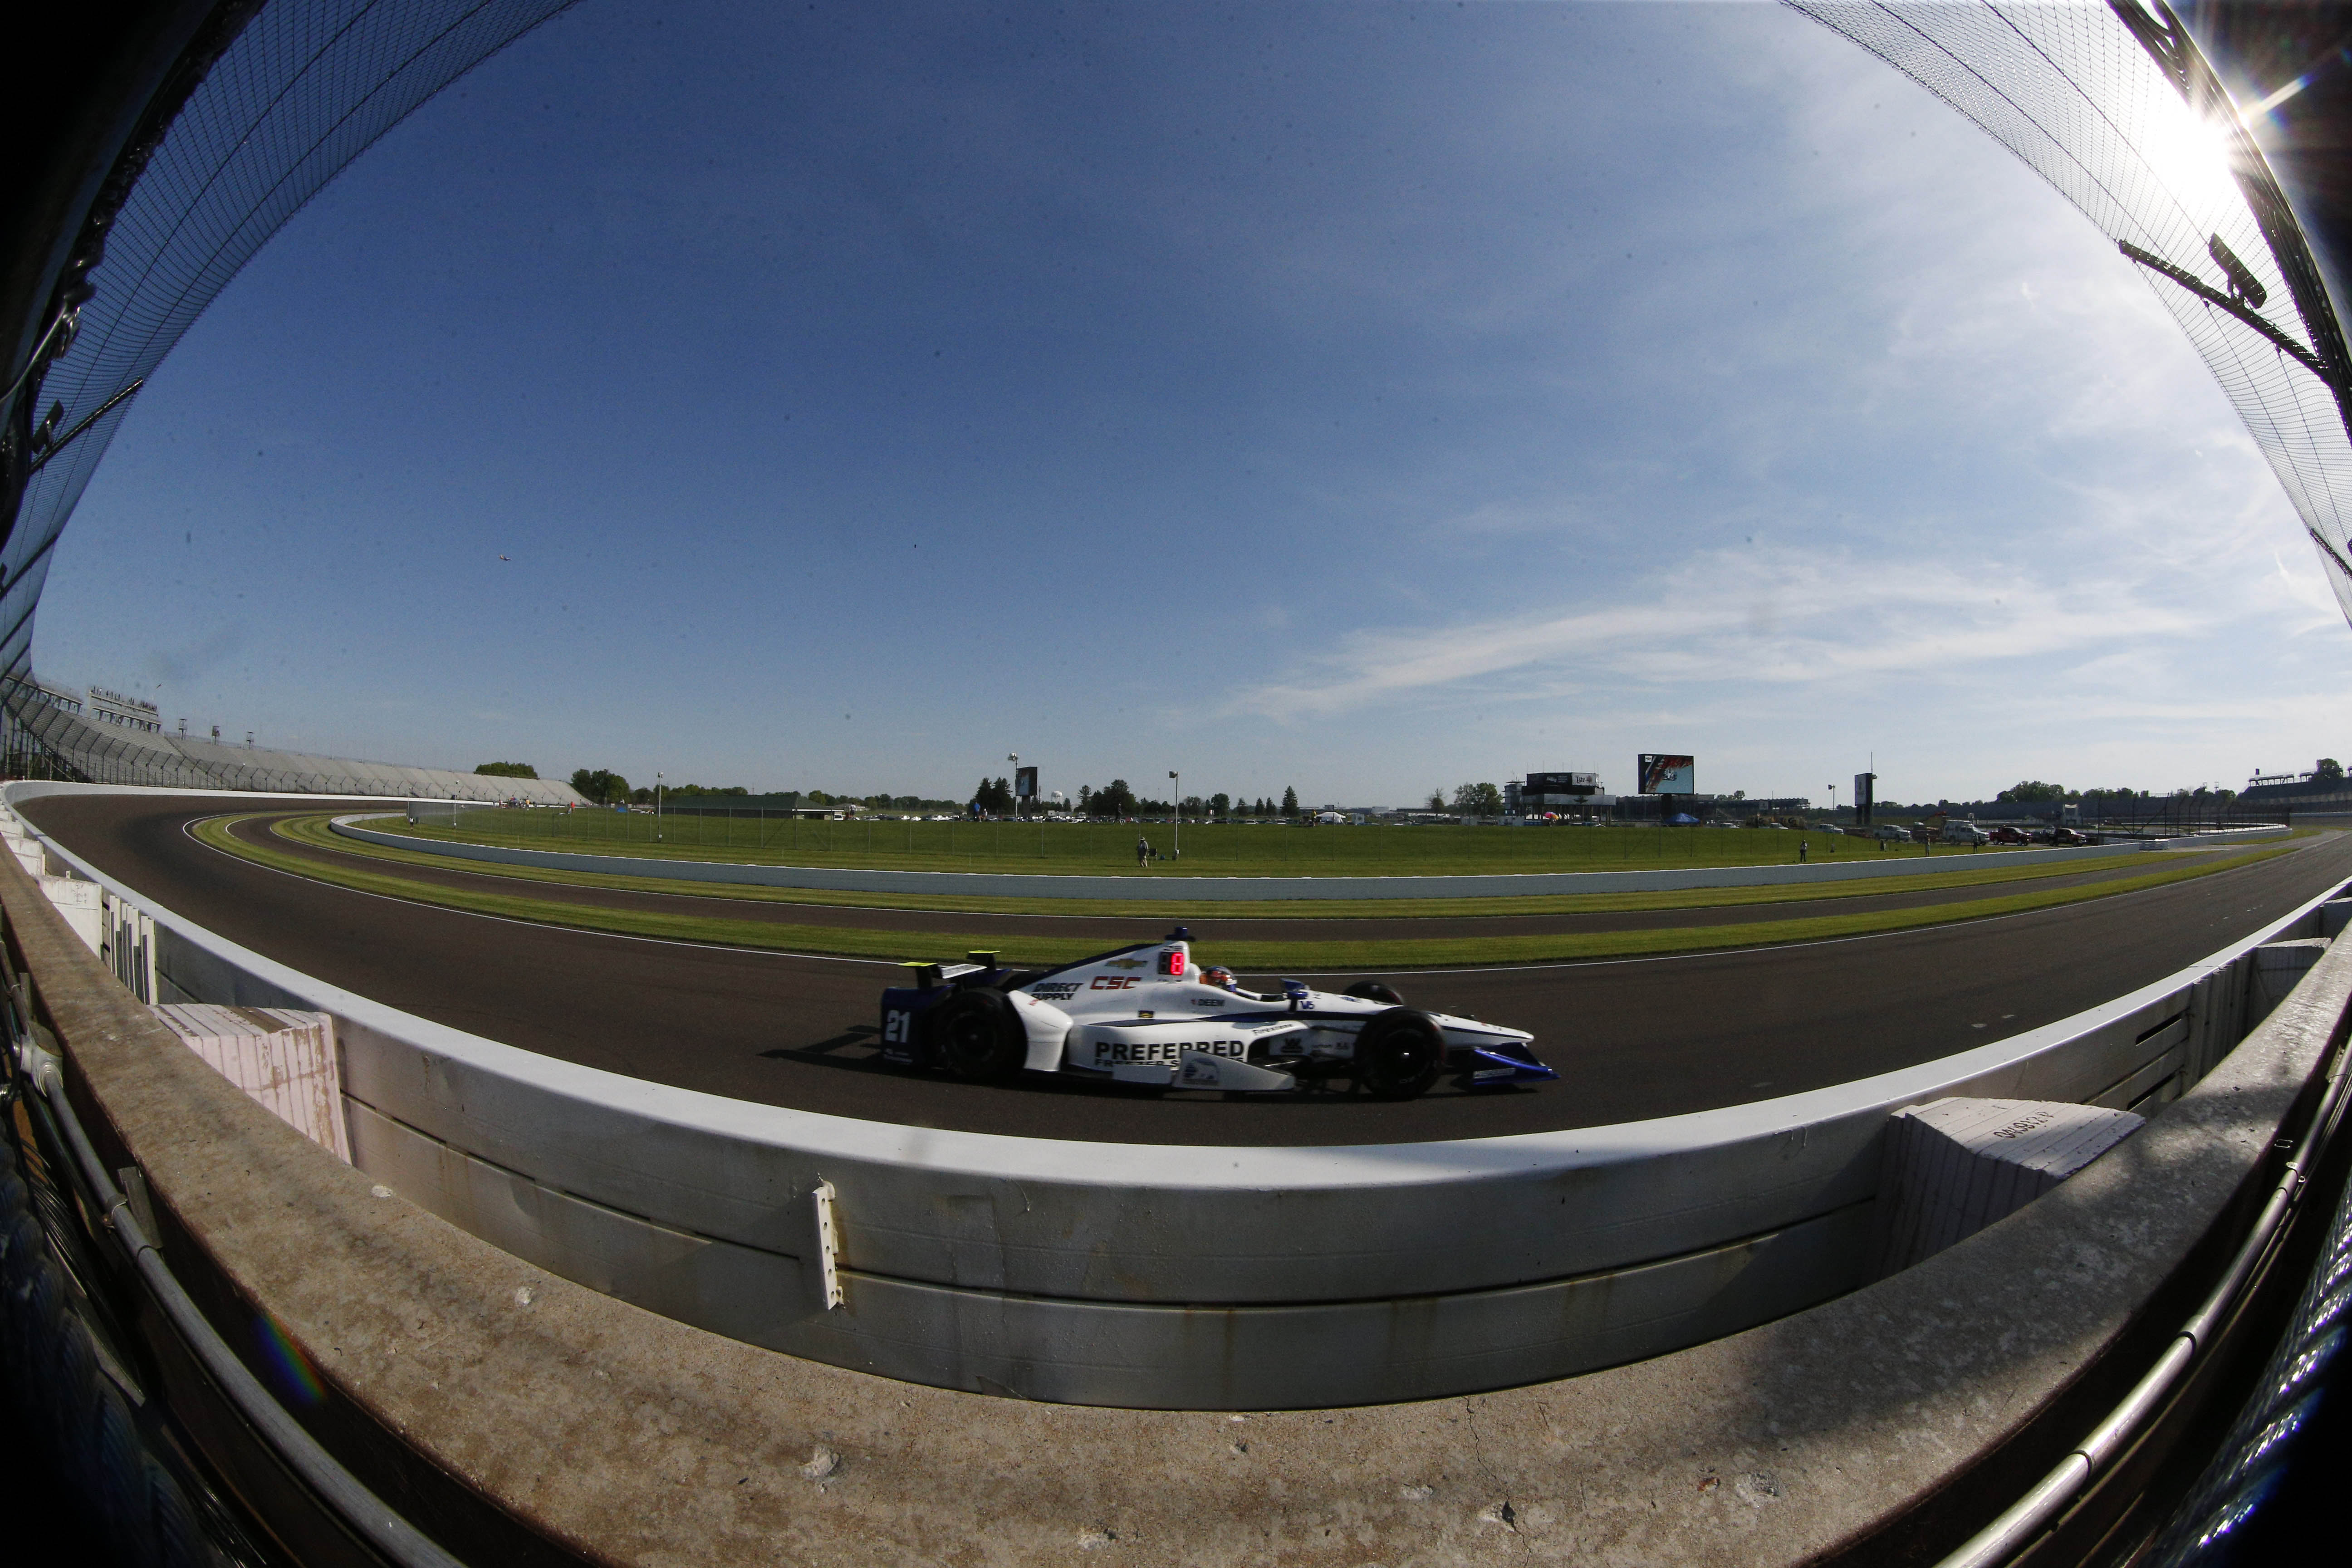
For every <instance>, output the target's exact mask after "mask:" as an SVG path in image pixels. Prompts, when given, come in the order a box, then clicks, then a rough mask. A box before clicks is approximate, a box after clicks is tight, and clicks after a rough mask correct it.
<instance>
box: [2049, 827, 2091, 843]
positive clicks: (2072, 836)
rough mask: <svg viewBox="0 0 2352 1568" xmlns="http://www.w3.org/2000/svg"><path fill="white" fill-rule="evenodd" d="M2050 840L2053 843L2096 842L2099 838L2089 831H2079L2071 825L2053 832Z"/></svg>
mask: <svg viewBox="0 0 2352 1568" xmlns="http://www.w3.org/2000/svg"><path fill="white" fill-rule="evenodd" d="M2050 842H2051V843H2053V844H2096V843H2097V842H2098V840H2097V839H2095V838H2094V837H2091V836H2090V835H2089V834H2087V833H2077V832H2076V831H2074V829H2073V828H2071V827H2062V828H2059V829H2058V830H2057V831H2056V832H2054V833H2053V834H2051V836H2050Z"/></svg>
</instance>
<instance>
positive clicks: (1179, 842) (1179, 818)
mask: <svg viewBox="0 0 2352 1568" xmlns="http://www.w3.org/2000/svg"><path fill="white" fill-rule="evenodd" d="M1168 779H1169V782H1170V783H1171V784H1174V785H1175V786H1176V842H1175V843H1173V844H1172V845H1171V846H1169V849H1168V858H1170V859H1171V860H1181V859H1182V858H1184V780H1183V778H1182V777H1181V775H1180V774H1178V773H1177V772H1176V770H1175V769H1173V768H1171V769H1169V770H1168Z"/></svg>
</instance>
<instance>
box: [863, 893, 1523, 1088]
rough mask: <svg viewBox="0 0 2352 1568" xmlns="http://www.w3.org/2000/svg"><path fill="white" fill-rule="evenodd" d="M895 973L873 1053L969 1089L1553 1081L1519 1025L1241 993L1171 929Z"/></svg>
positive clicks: (1352, 996)
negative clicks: (1095, 948) (1045, 960)
mask: <svg viewBox="0 0 2352 1568" xmlns="http://www.w3.org/2000/svg"><path fill="white" fill-rule="evenodd" d="M907 967H908V969H909V970H910V971H911V972H912V973H910V975H909V976H908V984H902V985H894V986H891V987H890V988H888V989H887V990H886V991H884V992H883V993H882V1059H883V1060H884V1061H886V1062H888V1063H891V1064H892V1065H894V1066H898V1067H902V1068H915V1069H921V1070H929V1071H937V1072H944V1073H947V1074H949V1075H950V1076H951V1077H954V1078H958V1079H963V1080H964V1081H965V1082H967V1083H1001V1082H1005V1081H1008V1080H1011V1079H1015V1078H1018V1077H1019V1076H1020V1075H1021V1074H1022V1073H1024V1072H1049V1073H1060V1074H1063V1075H1065V1076H1066V1077H1071V1078H1078V1079H1094V1080H1097V1081H1100V1082H1104V1083H1118V1084H1134V1085H1139V1086H1143V1087H1146V1088H1151V1089H1223V1090H1225V1091H1228V1092H1240V1093H1257V1094H1273V1093H1281V1092H1284V1091H1286V1090H1290V1089H1298V1088H1301V1087H1302V1086H1304V1085H1306V1084H1309V1083H1319V1082H1322V1081H1323V1080H1326V1079H1347V1080H1349V1084H1350V1085H1351V1086H1352V1087H1353V1088H1354V1089H1356V1090H1357V1091H1359V1092H1361V1093H1364V1094H1368V1095H1370V1096H1371V1097H1372V1098H1374V1099H1377V1100H1411V1099H1412V1098H1413V1097H1414V1096H1415V1095H1418V1094H1420V1093H1422V1092H1423V1090H1425V1089H1428V1088H1429V1087H1430V1086H1431V1085H1433V1084H1434V1083H1436V1082H1437V1080H1438V1079H1441V1078H1443V1077H1445V1076H1447V1075H1448V1074H1451V1075H1452V1076H1453V1079H1454V1082H1455V1083H1456V1084H1457V1085H1459V1086H1460V1087H1462V1088H1464V1089H1489V1088H1500V1087H1502V1086H1504V1085H1506V1084H1513V1083H1525V1082H1528V1081H1530V1080H1536V1079H1550V1078H1556V1077H1558V1076H1559V1075H1558V1074H1557V1073H1555V1072H1554V1071H1553V1070H1552V1069H1551V1068H1548V1067H1546V1066H1544V1064H1543V1063H1542V1062H1541V1061H1539V1060H1538V1059H1537V1058H1536V1054H1535V1052H1534V1050H1533V1049H1532V1048H1531V1041H1532V1039H1533V1037H1532V1036H1530V1035H1528V1034H1527V1033H1525V1032H1524V1031H1522V1030H1518V1029H1506V1028H1502V1027H1499V1026H1496V1025H1493V1024H1486V1023H1481V1022H1479V1021H1478V1020H1477V1019H1475V1018H1456V1017H1453V1016H1448V1015H1446V1014H1444V1013H1424V1012H1421V1011H1418V1010H1416V1009H1414V1008H1412V1007H1408V1006H1406V1005H1404V998H1402V996H1400V995H1398V994H1397V993H1396V992H1394V991H1393V990H1391V989H1390V988H1389V987H1388V986H1386V985H1383V984H1380V983H1379V982H1378V981H1360V982H1358V983H1357V984H1354V985H1351V986H1349V987H1348V989H1347V990H1346V991H1344V992H1340V993H1337V994H1334V993H1332V992H1328V991H1316V990H1313V989H1311V988H1309V987H1308V986H1307V984H1305V983H1304V982H1302V981H1297V980H1285V981H1283V982H1282V989H1281V990H1280V991H1279V992H1277V993H1272V994H1259V993H1256V992H1252V991H1244V990H1243V989H1242V988H1241V986H1240V984H1238V983H1237V982H1236V981H1235V980H1234V976H1233V975H1232V973H1230V972H1229V971H1227V970H1224V969H1223V968H1218V967H1211V968H1208V969H1205V970H1204V969H1202V968H1201V967H1200V966H1199V965H1198V964H1196V963H1194V962H1193V958H1192V941H1191V938H1190V936H1189V934H1188V933H1187V932H1186V931H1185V929H1184V928H1183V927H1181V926H1179V927H1177V928H1176V930H1175V931H1174V932H1173V933H1172V934H1171V935H1170V936H1169V937H1168V938H1167V939H1166V940H1165V941H1161V942H1141V943H1138V944H1137V945H1135V946H1132V947H1123V948H1120V949H1118V951H1117V952H1106V953H1102V954H1099V955H1097V956H1096V957H1093V958H1087V959H1082V960H1080V961H1079V962H1078V963H1070V964H1065V965H1063V966H1062V967H1061V968H1059V969H1048V970H1045V971H1043V972H1042V973H1016V972H1013V971H1012V970H1007V969H1005V968H1003V967H1002V966H1000V965H999V964H998V963H997V962H996V954H994V953H992V952H974V953H971V954H970V955H969V956H968V959H967V961H966V962H965V963H910V964H908V966H907Z"/></svg>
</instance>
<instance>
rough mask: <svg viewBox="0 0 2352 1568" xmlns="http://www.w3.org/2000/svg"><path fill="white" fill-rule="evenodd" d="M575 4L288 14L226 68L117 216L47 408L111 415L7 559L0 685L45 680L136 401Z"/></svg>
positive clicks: (282, 10) (77, 445)
mask: <svg viewBox="0 0 2352 1568" xmlns="http://www.w3.org/2000/svg"><path fill="white" fill-rule="evenodd" d="M570 4H571V0H301V3H294V0H278V3H277V4H270V5H264V6H262V7H261V9H260V10H259V11H258V12H257V14H255V15H254V16H252V17H251V19H250V20H248V21H247V22H246V23H245V25H244V26H243V27H242V29H241V30H240V31H239V32H238V33H237V35H236V38H235V39H234V40H233V41H232V42H231V43H230V44H229V45H228V46H227V47H226V49H224V50H223V51H222V52H221V53H220V56H219V58H217V59H215V60H214V61H212V63H211V65H210V67H209V68H208V69H207V70H206V71H205V75H204V79H203V80H202V81H201V82H199V83H198V84H197V86H196V87H195V89H194V90H193V91H192V92H190V93H189V94H188V97H187V99H186V100H185V101H184V103H183V104H182V106H181V107H180V109H179V110H178V113H177V114H176V116H175V117H174V118H173V121H172V122H171V125H170V127H169V129H168V130H167V131H166V132H164V134H163V138H162V140H161V142H159V143H157V144H156V145H155V147H154V148H153V149H152V152H151V153H148V154H147V155H146V158H145V163H144V166H143V168H142V169H140V170H139V172H138V174H137V178H136V180H135V182H134V183H133V184H131V188H130V191H129V193H128V195H127V196H126V197H125V198H124V200H123V201H122V204H121V207H120V208H119V209H118V210H116V211H115V212H113V213H112V214H111V215H110V223H109V224H108V226H107V227H106V228H105V230H104V233H103V245H104V253H103V256H102V258H100V261H99V262H98V264H97V266H96V267H94V268H91V269H90V270H89V273H88V275H87V278H86V279H85V281H86V283H87V285H88V287H89V289H91V290H92V291H93V292H92V294H91V296H90V298H89V300H88V301H87V302H86V303H84V304H83V305H82V306H81V307H80V310H79V320H78V324H77V326H76V329H75V331H74V332H73V336H72V341H71V342H70V343H69V345H68V347H67V349H66V351H65V353H63V354H62V355H61V356H59V357H58V358H57V359H55V360H54V361H53V362H51V363H48V364H47V366H46V368H45V369H44V370H43V372H42V373H41V374H40V377H39V383H38V386H37V389H35V390H34V391H32V392H31V393H30V395H31V396H33V397H34V399H35V405H36V406H37V407H40V408H44V409H47V408H50V407H55V408H56V409H58V427H59V428H71V427H73V426H76V425H78V424H79V423H80V422H81V421H83V420H85V419H88V418H89V417H90V416H93V415H99V417H98V418H97V419H96V420H95V421H94V422H93V423H92V424H91V425H90V427H89V429H88V430H87V431H86V432H84V433H83V434H82V435H81V436H80V437H79V438H78V439H76V440H75V441H74V442H73V443H72V444H71V445H70V446H67V447H62V448H61V449H53V450H52V451H51V452H50V453H49V454H47V458H46V459H45V460H44V461H43V462H42V464H41V466H40V468H38V469H37V471H36V472H35V473H34V474H33V475H32V476H31V478H30V479H29V480H28V482H27V483H26V489H25V491H24V494H23V497H22V499H21V500H20V503H19V505H18V508H17V512H16V517H15V519H14V522H13V527H12V528H10V529H9V530H8V531H7V542H6V545H5V549H0V671H6V672H9V673H12V674H16V675H19V676H21V675H23V674H24V673H25V672H26V669H27V668H28V666H29V656H30V650H31V646H32V626H33V614H34V610H35V607H36V605H37V603H38V601H39V598H40V593H41V587H42V584H43V583H44V582H45V581H46V580H47V574H48V563H49V559H50V552H51V550H52V548H53V547H54V546H55V545H56V543H57V542H58V536H59V534H60V533H62V532H63V531H64V529H65V526H66V523H67V521H68V520H69V519H70V518H71V516H72V514H73V510H74V507H75V505H76V504H77V503H78V502H79V500H80V498H81V494H82V491H83V490H84V489H85V488H87V486H88V485H89V479H90V476H91V474H92V473H93V472H94V471H95V469H96V468H97V466H98V463H99V461H100V459H101V458H103V457H104V456H105V454H106V449H107V447H108V445H109V444H110V442H111V441H112V440H113V437H114V434H115V432H116V430H117V429H118V428H120V426H121V421H122V419H123V418H124V417H125V416H126V415H127V414H128V412H129V410H130V408H131V405H132V404H133V403H134V402H135V401H136V399H135V397H133V396H126V395H125V394H126V393H128V392H129V391H130V390H131V388H133V387H135V386H138V385H141V384H143V383H144V382H145V379H146V377H147V375H148V374H150V373H151V372H152V370H153V369H154V367H155V366H156V365H157V364H158V363H161V362H162V360H163V356H164V355H165V354H167V353H170V352H171V350H172V348H173V345H174V344H175V343H177V342H179V340H180V338H181V336H182V334H184V332H185V331H187V330H188V327H189V325H190V324H191V323H192V322H193V321H194V320H195V319H196V317H197V316H198V315H199V314H201V313H202V312H203V310H204V309H205V306H207V305H209V304H210V303H211V302H212V300H213V299H214V298H215V296H216V295H217V294H218V293H219V292H220V290H221V289H222V288H223V287H224V286H226V284H227V282H228V280H229V279H231V278H234V277H235V276H236V273H237V271H238V269H239V268H242V267H244V265H245V264H246V262H247V261H248V260H249V259H251V258H252V257H253V255H254V253H255V252H256V251H257V250H258V249H259V248H260V247H261V246H262V245H263V243H264V242H266V241H267V240H268V238H269V237H270V236H271V235H273V234H275V233H277V232H278V229H279V228H280V227H282V226H284V225H285V224H286V222H287V220H289V218H291V217H292V216H294V215H295V214H296V213H297V212H299V211H300V210H301V208H302V207H303V205H305V204H307V203H308V202H309V201H310V198H311V197H312V196H314V195H317V194H318V193H319V191H320V188H321V187H323V186H324V185H325V184H326V183H327V182H328V181H329V180H331V179H332V178H333V177H334V176H335V174H338V173H339V172H341V170H342V169H343V167H344V166H345V165H347V164H348V163H350V162H351V161H352V159H353V158H355V157H357V156H358V155H359V154H360V153H362V152H364V151H365V150H366V149H367V148H368V147H369V146H370V145H371V144H372V143H373V142H375V141H376V139H377V138H378V137H380V136H382V135H383V133H384V132H387V131H389V130H391V129H392V128H393V127H394V125H396V124H398V123H399V122H400V121H402V120H403V119H404V118H405V117H406V116H407V115H408V114H409V113H410V112H411V111H412V110H415V108H416V107H417V106H418V105H419V104H421V103H423V102H425V100H427V99H429V98H431V97H432V96H433V95H434V94H435V93H436V92H438V91H440V90H441V89H443V88H445V87H446V86H447V85H448V84H449V83H450V82H452V81H454V80H456V79H457V78H458V77H460V76H462V75H464V74H465V73H466V72H467V70H470V69H471V68H473V67H475V66H476V65H478V64H479V63H480V62H481V61H482V60H484V59H486V58H488V57H489V56H491V55H492V54H494V53H496V52H497V51H498V50H499V49H500V48H503V47H505V46H506V45H508V44H509V43H511V42H512V41H513V40H514V39H516V38H517V37H520V36H521V35H522V34H524V33H525V32H527V31H529V30H530V28H532V27H534V26H538V25H539V24H540V23H541V22H542V21H545V20H546V19H547V18H548V17H549V16H553V15H555V14H556V13H557V12H559V11H561V10H562V9H564V7H565V6H566V5H570ZM101 409H103V410H104V412H103V414H100V410H101Z"/></svg>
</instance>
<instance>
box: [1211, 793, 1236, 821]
mask: <svg viewBox="0 0 2352 1568" xmlns="http://www.w3.org/2000/svg"><path fill="white" fill-rule="evenodd" d="M1209 810H1210V813H1211V814H1212V815H1213V816H1232V815H1233V810H1234V797H1233V796H1231V795H1226V794H1223V792H1219V793H1218V794H1216V795H1211V796H1210V797H1209Z"/></svg>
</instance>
